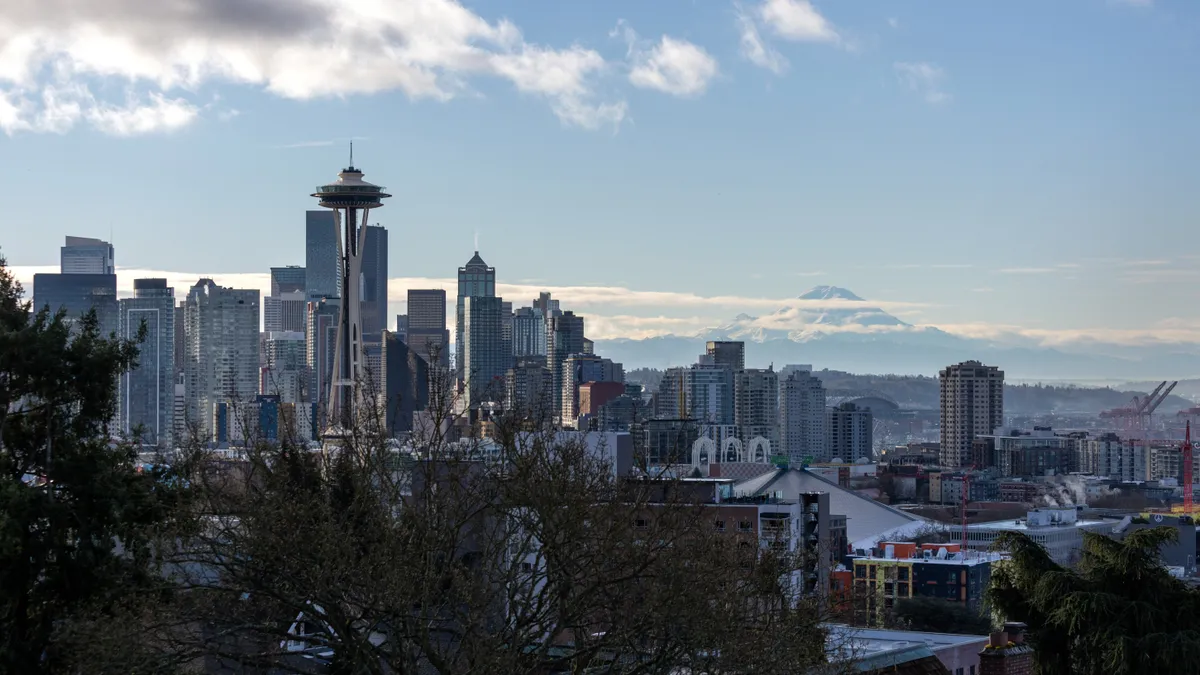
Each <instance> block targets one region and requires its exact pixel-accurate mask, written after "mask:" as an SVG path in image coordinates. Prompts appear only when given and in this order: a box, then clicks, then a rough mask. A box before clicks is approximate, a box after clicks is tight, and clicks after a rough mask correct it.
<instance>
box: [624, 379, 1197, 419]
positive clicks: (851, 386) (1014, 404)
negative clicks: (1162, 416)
mask: <svg viewBox="0 0 1200 675" xmlns="http://www.w3.org/2000/svg"><path fill="white" fill-rule="evenodd" d="M814 375H816V376H817V377H818V378H820V379H821V382H823V383H824V384H825V388H826V389H827V390H831V391H832V390H837V391H850V392H879V393H881V394H883V395H885V396H888V397H890V398H892V399H894V400H895V401H896V402H897V403H899V404H900V406H901V407H904V408H915V409H926V410H936V409H937V408H938V399H939V393H938V382H937V378H933V377H924V376H912V375H855V374H854V373H847V372H842V371H838V370H819V371H815V372H814ZM625 377H626V380H627V381H629V382H636V383H639V384H642V385H643V386H645V387H646V388H647V390H649V391H654V390H656V389H657V388H658V384H659V382H660V381H661V380H662V371H660V370H656V369H653V368H638V369H636V370H633V371H630V372H629V373H627V374H626V376H625ZM1155 384H1156V385H1157V383H1155ZM1151 388H1153V387H1151ZM1147 391H1148V390H1147ZM1145 393H1146V391H1118V390H1116V389H1113V388H1110V387H1105V388H1100V387H1075V386H1049V385H1041V384H1021V385H1011V384H1010V385H1006V386H1005V387H1004V409H1005V411H1006V412H1008V413H1010V414H1017V415H1021V414H1036V413H1047V412H1057V413H1083V414H1096V413H1099V412H1100V411H1102V410H1108V409H1109V408H1117V407H1120V406H1123V405H1125V404H1127V403H1128V402H1129V399H1131V398H1133V397H1134V396H1136V395H1141V394H1145ZM1191 405H1192V404H1191V403H1190V402H1189V401H1188V400H1187V399H1184V398H1180V397H1178V396H1170V397H1168V398H1167V400H1166V401H1164V402H1163V405H1162V408H1160V409H1159V411H1160V412H1166V413H1173V412H1175V411H1177V410H1181V409H1183V408H1186V407H1189V406H1191Z"/></svg>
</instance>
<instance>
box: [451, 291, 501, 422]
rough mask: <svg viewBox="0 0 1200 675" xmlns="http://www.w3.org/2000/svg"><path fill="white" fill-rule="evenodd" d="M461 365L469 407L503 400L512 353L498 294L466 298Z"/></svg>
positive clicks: (460, 369)
mask: <svg viewBox="0 0 1200 675" xmlns="http://www.w3.org/2000/svg"><path fill="white" fill-rule="evenodd" d="M464 301H465V304H464V307H463V324H462V326H463V328H462V335H463V338H462V340H463V346H462V350H461V351H462V355H463V361H462V367H461V368H459V373H460V375H461V377H462V378H463V394H464V396H465V401H466V404H467V406H468V407H475V406H478V404H480V403H484V402H497V403H499V402H503V400H504V394H505V386H504V377H505V375H506V374H507V373H508V369H509V367H510V366H511V365H512V364H511V361H512V357H511V356H510V355H508V354H506V353H505V352H504V345H505V343H504V340H503V339H502V333H503V323H504V320H503V300H502V299H501V298H498V297H495V296H478V295H471V296H467V297H466V298H464Z"/></svg>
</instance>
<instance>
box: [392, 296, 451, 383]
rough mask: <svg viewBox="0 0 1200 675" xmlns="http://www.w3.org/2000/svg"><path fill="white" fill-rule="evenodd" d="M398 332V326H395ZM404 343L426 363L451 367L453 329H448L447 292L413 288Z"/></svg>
mask: <svg viewBox="0 0 1200 675" xmlns="http://www.w3.org/2000/svg"><path fill="white" fill-rule="evenodd" d="M396 330H397V332H399V330H400V329H399V326H397V328H396ZM405 333H406V339H405V344H407V345H408V346H409V348H411V349H412V350H413V351H414V352H416V353H417V354H418V355H419V356H420V357H421V358H423V359H425V363H428V364H432V365H436V366H440V367H441V368H443V369H448V368H449V367H450V331H449V330H448V329H447V328H446V291H444V290H442V289H440V288H428V289H410V290H409V291H408V314H407V326H406V331H405Z"/></svg>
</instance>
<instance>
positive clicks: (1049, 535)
mask: <svg viewBox="0 0 1200 675" xmlns="http://www.w3.org/2000/svg"><path fill="white" fill-rule="evenodd" d="M1113 525H1114V523H1113V522H1112V521H1104V520H1081V519H1080V518H1079V512H1078V511H1077V510H1076V509H1075V507H1068V508H1057V509H1055V508H1050V509H1034V510H1033V511H1029V512H1028V513H1026V515H1025V518H1018V519H1016V520H998V521H994V522H990V523H976V524H974V525H968V526H967V543H968V546H969V547H970V548H971V549H972V550H975V551H990V550H991V549H992V544H993V543H994V542H995V541H996V538H997V537H999V536H1000V535H1001V534H1002V533H1004V532H1020V533H1022V534H1024V535H1026V536H1028V537H1029V538H1030V539H1032V540H1033V541H1035V542H1036V543H1038V544H1041V546H1042V547H1043V548H1045V549H1046V552H1047V553H1049V554H1050V557H1051V558H1052V559H1053V560H1054V561H1055V562H1057V563H1058V564H1060V565H1070V564H1074V563H1075V562H1076V561H1077V560H1078V559H1079V555H1080V550H1081V549H1082V547H1083V533H1084V532H1094V533H1096V534H1112V531H1113Z"/></svg>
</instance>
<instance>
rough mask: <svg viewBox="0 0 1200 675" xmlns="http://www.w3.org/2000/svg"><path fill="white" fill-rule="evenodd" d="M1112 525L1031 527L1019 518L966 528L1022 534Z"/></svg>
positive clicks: (1087, 522)
mask: <svg viewBox="0 0 1200 675" xmlns="http://www.w3.org/2000/svg"><path fill="white" fill-rule="evenodd" d="M1112 524H1113V523H1112V522H1110V521H1105V520H1077V521H1075V522H1073V523H1056V524H1053V525H1034V526H1032V527H1031V526H1030V525H1029V521H1027V520H1026V519H1025V518H1019V519H1017V520H1012V519H1006V520H993V521H992V522H990V523H974V524H972V525H968V526H967V527H968V529H971V530H989V531H991V530H996V531H1018V532H1023V531H1026V530H1033V531H1036V532H1041V531H1048V530H1063V529H1070V528H1076V527H1078V528H1085V527H1094V526H1096V525H1112Z"/></svg>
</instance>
